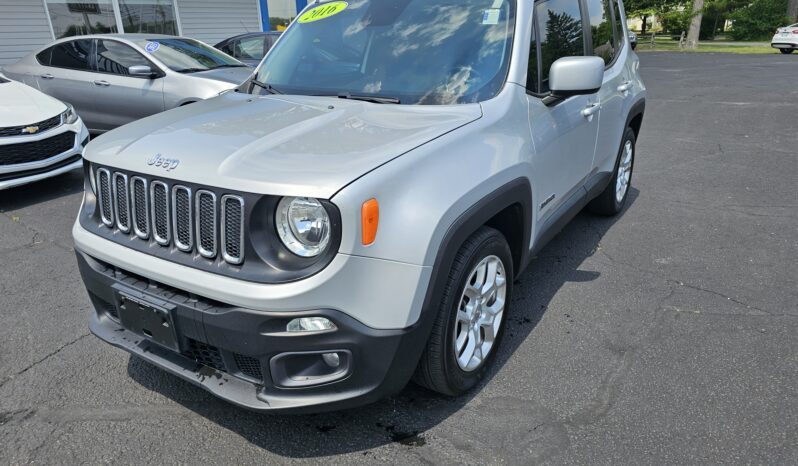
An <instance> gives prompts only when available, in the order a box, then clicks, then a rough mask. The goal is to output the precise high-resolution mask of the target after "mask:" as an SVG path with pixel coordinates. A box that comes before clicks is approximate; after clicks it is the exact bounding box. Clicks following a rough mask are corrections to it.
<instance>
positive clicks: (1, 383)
mask: <svg viewBox="0 0 798 466" xmlns="http://www.w3.org/2000/svg"><path fill="white" fill-rule="evenodd" d="M90 335H91V333H87V334H85V335H81V336H79V337H78V338H76V339H74V340H72V341H70V342H69V343H64V344H63V345H61V346H60V347H58V349H56V350H55V351H52V352H50V353H48V354H47V355H45V356H44V357H43V358H41V359H39V360H37V361H36V362H34V363H32V364H30V365H28V366H26V367H25V368H24V369H22V370H21V371H19V372H17V373H15V374H13V375H10V376H7V377H6V378H4V379H3V380H2V381H0V388H3V387H4V386H5V385H6V384H7V383H8V382H10V381H12V380H14V379H15V378H16V377H19V376H20V375H22V374H24V373H26V372H28V371H29V370H31V369H33V368H34V367H36V366H37V365H39V364H41V363H43V362H44V361H47V360H48V359H50V358H51V357H53V356H55V355H56V354H58V353H60V352H61V351H63V350H64V349H66V348H68V347H70V346H72V345H74V344H75V343H77V342H79V341H80V340H83V339H84V338H86V337H88V336H90Z"/></svg>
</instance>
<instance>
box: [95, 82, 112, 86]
mask: <svg viewBox="0 0 798 466" xmlns="http://www.w3.org/2000/svg"><path fill="white" fill-rule="evenodd" d="M94 85H96V86H103V87H108V86H110V85H111V83H109V82H108V81H94Z"/></svg>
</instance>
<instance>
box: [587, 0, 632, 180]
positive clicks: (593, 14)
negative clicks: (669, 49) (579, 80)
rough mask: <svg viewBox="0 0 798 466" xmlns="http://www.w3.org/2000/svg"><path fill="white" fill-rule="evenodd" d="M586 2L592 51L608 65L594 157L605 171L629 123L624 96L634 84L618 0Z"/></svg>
mask: <svg viewBox="0 0 798 466" xmlns="http://www.w3.org/2000/svg"><path fill="white" fill-rule="evenodd" d="M586 3H587V9H588V12H589V14H590V32H591V36H592V44H593V55H595V56H597V57H600V58H603V59H604V63H605V65H606V68H605V70H604V84H603V85H602V86H601V91H599V95H598V101H599V104H600V105H601V121H600V122H599V125H600V130H599V134H598V141H597V143H596V156H595V160H594V161H593V167H594V168H595V169H596V170H603V171H606V169H608V167H609V166H614V163H615V159H616V158H617V155H618V151H619V149H620V144H621V137H622V136H623V131H624V128H625V125H626V118H624V109H625V108H626V107H627V106H626V105H625V100H626V99H627V98H630V92H629V90H631V88H632V81H631V77H630V74H629V70H628V69H627V67H626V66H625V65H626V63H627V60H626V59H627V55H628V54H629V47H628V46H626V44H627V39H626V38H625V34H626V30H625V29H624V28H623V24H622V17H621V11H620V9H619V5H618V2H617V0H586Z"/></svg>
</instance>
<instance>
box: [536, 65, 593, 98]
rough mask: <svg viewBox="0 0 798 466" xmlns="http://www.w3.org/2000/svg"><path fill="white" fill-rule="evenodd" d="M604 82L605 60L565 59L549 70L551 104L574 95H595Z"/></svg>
mask: <svg viewBox="0 0 798 466" xmlns="http://www.w3.org/2000/svg"><path fill="white" fill-rule="evenodd" d="M603 81H604V59H602V58H599V57H563V58H560V59H559V60H557V61H555V62H554V63H553V64H552V65H551V69H550V70H549V89H551V96H549V98H547V99H549V100H550V102H551V103H556V102H558V101H560V100H563V99H566V98H568V97H571V96H574V95H586V94H595V93H596V92H598V91H599V89H601V84H602V82H603Z"/></svg>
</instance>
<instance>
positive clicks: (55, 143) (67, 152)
mask: <svg viewBox="0 0 798 466" xmlns="http://www.w3.org/2000/svg"><path fill="white" fill-rule="evenodd" d="M88 142H89V132H88V130H87V129H86V127H85V126H84V125H83V122H82V121H81V120H80V117H78V115H77V113H75V110H74V109H73V108H72V106H71V105H69V104H65V103H63V102H61V101H59V100H56V99H54V98H52V97H48V96H46V95H44V94H42V93H41V92H39V91H37V90H36V89H34V88H32V87H30V86H27V85H25V84H22V83H19V82H16V81H11V80H10V79H8V78H6V77H5V76H3V75H2V74H0V190H3V189H7V188H11V187H14V186H19V185H21V184H25V183H31V182H33V181H38V180H41V179H44V178H49V177H51V176H56V175H60V174H61V173H65V172H68V171H70V170H75V169H77V168H81V167H82V166H83V161H82V160H81V154H82V152H83V147H84V146H85V145H86V144H87V143H88Z"/></svg>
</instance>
